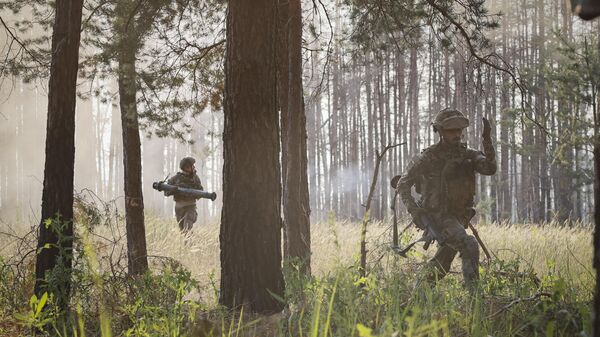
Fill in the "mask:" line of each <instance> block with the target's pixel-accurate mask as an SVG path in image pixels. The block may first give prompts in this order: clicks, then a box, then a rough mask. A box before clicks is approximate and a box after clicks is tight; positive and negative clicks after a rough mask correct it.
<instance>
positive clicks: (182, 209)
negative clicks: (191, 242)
mask: <svg viewBox="0 0 600 337" xmlns="http://www.w3.org/2000/svg"><path fill="white" fill-rule="evenodd" d="M175 217H176V218H177V223H178V224H179V229H180V230H181V231H182V232H184V233H185V232H187V231H189V230H191V229H192V227H193V226H194V223H195V222H196V220H197V219H198V212H196V204H195V203H194V204H193V205H184V206H182V205H177V204H175Z"/></svg>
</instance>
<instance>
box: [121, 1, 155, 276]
mask: <svg viewBox="0 0 600 337" xmlns="http://www.w3.org/2000/svg"><path fill="white" fill-rule="evenodd" d="M123 6H124V7H127V9H129V7H130V6H131V3H130V2H125V3H124V4H123ZM119 12H120V13H124V15H126V16H129V15H131V14H130V13H131V11H130V10H124V11H119ZM119 21H127V20H119ZM118 31H119V32H120V33H121V34H122V40H121V42H120V45H119V51H118V52H119V54H118V62H119V78H118V84H119V102H120V108H121V128H122V132H123V172H124V187H125V222H126V224H125V226H126V230H127V256H128V262H127V266H128V272H129V274H131V275H139V274H143V273H144V272H145V271H146V270H148V257H147V255H148V253H147V251H146V229H145V225H144V197H143V193H142V155H141V142H140V128H139V123H138V112H137V101H136V92H137V84H136V69H135V54H136V47H135V46H136V45H137V42H136V38H135V34H134V33H133V32H132V31H133V28H131V27H126V26H123V27H119V29H118Z"/></svg>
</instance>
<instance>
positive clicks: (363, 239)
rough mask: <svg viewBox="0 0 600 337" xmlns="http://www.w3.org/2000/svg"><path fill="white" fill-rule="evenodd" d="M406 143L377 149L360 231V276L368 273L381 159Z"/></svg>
mask: <svg viewBox="0 0 600 337" xmlns="http://www.w3.org/2000/svg"><path fill="white" fill-rule="evenodd" d="M404 144H406V143H400V144H396V145H387V146H386V147H385V148H384V149H383V151H381V153H379V151H377V150H376V151H375V154H376V155H377V158H376V162H375V171H374V172H373V179H372V180H371V188H370V189H369V195H368V197H367V203H366V204H365V215H364V217H363V222H362V230H361V232H360V269H359V272H360V276H362V277H364V276H365V275H366V269H367V225H368V224H369V221H370V219H369V218H370V215H369V212H370V210H371V202H372V201H373V193H374V192H375V187H376V186H377V177H378V176H379V166H381V160H383V156H385V153H386V152H387V151H388V150H391V149H393V148H395V147H398V146H400V145H404Z"/></svg>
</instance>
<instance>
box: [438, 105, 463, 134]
mask: <svg viewBox="0 0 600 337" xmlns="http://www.w3.org/2000/svg"><path fill="white" fill-rule="evenodd" d="M432 125H433V130H434V131H438V130H442V129H464V128H466V127H467V126H469V119H468V118H467V117H465V115H464V114H463V113H462V112H460V111H458V110H456V109H444V110H442V111H440V112H438V114H437V115H436V116H435V119H434V121H433V123H432Z"/></svg>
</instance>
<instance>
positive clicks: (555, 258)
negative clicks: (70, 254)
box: [0, 216, 595, 337]
mask: <svg viewBox="0 0 600 337" xmlns="http://www.w3.org/2000/svg"><path fill="white" fill-rule="evenodd" d="M80 218H81V219H83V220H81V219H80V220H79V221H81V222H85V224H86V227H92V231H91V234H89V235H83V236H82V237H83V238H84V239H85V240H82V241H81V242H85V244H83V245H80V247H81V248H85V250H82V249H80V250H78V252H77V258H76V269H75V273H74V279H75V283H76V284H77V286H76V287H75V289H74V296H73V300H72V303H73V308H74V310H73V312H72V314H71V316H70V318H69V319H68V320H67V322H66V323H64V322H63V323H59V322H58V321H56V322H54V329H56V330H57V331H65V329H72V331H74V332H75V333H76V335H78V336H83V335H85V336H100V335H101V336H110V335H112V336H210V335H211V333H212V335H213V336H307V337H308V336H310V337H317V336H323V337H332V336H340V337H342V336H343V337H347V336H363V337H366V336H380V337H382V336H578V335H581V336H584V335H586V334H587V335H589V333H590V331H591V327H590V323H591V316H590V315H591V314H590V309H591V299H592V294H593V287H594V284H595V280H594V275H593V273H592V269H591V261H592V230H591V228H589V227H585V226H574V227H567V226H558V225H544V226H538V225H513V226H498V225H484V226H480V227H478V229H479V232H480V235H481V237H482V239H483V241H484V242H485V243H486V245H487V246H488V248H490V250H491V251H492V252H493V253H494V254H495V258H494V259H493V260H492V261H491V262H489V263H488V262H487V261H484V260H485V259H484V258H483V254H482V262H483V263H482V267H481V270H480V272H481V282H480V286H479V289H478V293H477V294H474V295H471V294H470V293H469V292H468V291H466V290H465V289H464V288H463V286H462V276H461V275H460V273H458V271H460V259H457V260H456V262H455V263H454V265H453V268H452V270H453V271H454V272H452V273H451V274H450V275H449V276H448V277H446V278H445V279H443V280H441V281H440V282H439V283H438V284H437V285H435V286H430V285H428V284H426V283H421V284H419V285H418V286H416V283H417V282H416V281H417V280H418V279H419V277H420V275H421V273H420V271H421V269H422V266H423V264H424V263H425V261H427V259H428V258H429V257H430V256H431V255H432V254H433V253H434V250H435V247H433V246H432V248H430V250H429V251H423V250H422V249H421V248H418V249H416V250H414V251H413V252H411V253H410V256H409V258H402V257H399V256H397V255H395V254H394V253H392V252H391V251H390V249H389V246H390V242H391V237H390V234H391V230H390V228H389V224H384V223H373V224H371V225H370V227H369V233H368V249H369V255H368V274H367V276H366V277H364V278H361V277H359V273H358V252H359V238H360V226H359V224H356V223H345V222H333V221H330V222H325V223H319V224H314V225H313V228H312V236H313V237H312V250H313V255H312V270H313V276H312V277H305V276H303V275H300V274H298V273H297V269H295V268H293V267H290V266H287V267H286V268H285V276H286V284H287V289H286V298H287V302H288V304H289V305H288V306H287V308H286V309H285V310H284V312H282V313H280V314H276V315H272V316H259V315H254V314H251V313H246V312H243V311H241V312H230V311H228V310H226V309H224V308H222V307H219V306H218V304H217V298H218V284H219V280H218V277H219V272H220V271H219V243H218V226H217V225H216V224H210V225H203V226H197V227H196V229H195V231H194V233H193V234H192V235H191V236H190V237H189V238H187V240H184V238H183V237H182V236H181V235H180V234H179V231H178V228H177V226H176V224H175V223H174V221H173V220H172V219H161V218H156V217H150V218H149V219H148V220H147V240H148V249H149V255H151V256H152V257H151V258H150V262H151V268H152V273H151V274H148V275H145V276H143V277H140V278H138V279H135V280H132V279H129V278H128V277H127V276H126V273H125V271H126V260H125V259H124V256H125V255H124V254H125V238H124V236H123V233H124V228H123V227H124V226H123V224H122V222H121V221H120V220H118V219H117V220H115V221H108V220H106V219H104V220H101V221H98V218H94V219H95V220H94V221H96V222H95V223H92V221H91V220H90V219H87V220H85V219H86V218H85V217H81V216H80ZM84 220H85V221H84ZM107 224H108V225H109V226H108V225H107ZM401 227H402V226H401ZM79 228H82V226H81V225H80V226H79ZM16 232H17V233H20V234H23V231H22V230H20V229H19V227H17V228H16ZM79 234H80V236H81V234H83V233H82V231H80V233H79ZM416 235H419V233H417V232H416V231H414V230H410V231H409V232H408V233H406V234H405V235H404V236H403V237H402V241H403V242H404V243H406V242H408V241H410V240H411V237H416ZM27 240H29V241H31V240H32V237H31V236H30V237H28V238H26V239H25V241H27ZM25 241H21V242H20V243H19V242H18V241H17V240H16V239H15V238H9V237H0V244H2V247H4V249H3V250H2V251H1V254H2V261H0V267H2V271H3V272H2V274H1V276H0V295H7V296H6V297H3V298H2V299H0V305H1V307H0V335H3V336H4V335H6V336H20V335H27V334H29V332H30V331H31V330H30V327H31V326H34V325H35V324H38V323H39V322H40V321H41V320H43V319H50V320H52V317H47V316H44V315H46V314H45V312H48V315H50V314H51V312H52V311H51V310H48V311H39V305H38V306H36V304H35V303H34V305H31V303H30V298H31V290H30V289H31V286H32V277H33V276H32V271H33V263H32V259H33V256H32V255H31V254H30V255H27V256H26V257H25V258H24V259H22V258H23V255H25V254H24V251H26V250H25V249H23V248H22V247H23V242H25ZM28 244H31V242H29V243H28ZM19 247H21V248H19ZM84 251H85V253H84ZM21 259H22V261H21V262H22V263H19V264H15V261H20V260H21ZM15 287H17V288H16V289H18V291H17V292H15V291H14V290H12V289H15ZM36 303H38V304H39V302H36ZM51 305H52V299H51V298H50V299H48V302H47V303H46V306H51ZM36 312H37V313H38V316H39V317H35V313H36ZM51 325H52V324H51ZM65 326H66V328H65Z"/></svg>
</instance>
